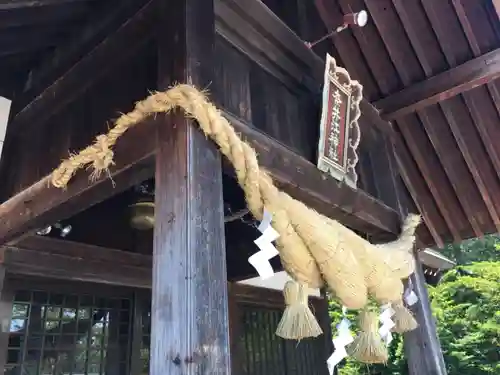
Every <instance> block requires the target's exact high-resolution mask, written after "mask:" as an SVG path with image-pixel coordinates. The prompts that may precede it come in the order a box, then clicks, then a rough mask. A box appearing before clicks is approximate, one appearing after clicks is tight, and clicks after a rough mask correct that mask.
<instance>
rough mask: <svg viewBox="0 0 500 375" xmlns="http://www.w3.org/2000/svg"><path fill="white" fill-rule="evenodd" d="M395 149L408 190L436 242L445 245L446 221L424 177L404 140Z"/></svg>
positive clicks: (441, 245) (440, 245)
mask: <svg viewBox="0 0 500 375" xmlns="http://www.w3.org/2000/svg"><path fill="white" fill-rule="evenodd" d="M395 151H396V161H397V163H398V166H399V171H400V174H401V177H402V179H403V181H404V183H405V185H406V187H407V189H408V192H409V193H410V195H411V197H412V199H413V201H414V202H415V205H416V206H417V208H418V211H419V212H420V214H421V215H422V217H423V219H424V222H425V224H426V226H427V228H428V229H429V231H430V232H431V235H432V238H433V239H434V241H435V243H436V244H437V245H438V246H439V247H443V246H444V241H443V238H442V237H441V236H442V235H443V233H445V232H446V223H445V222H444V220H443V218H442V217H441V215H440V213H439V211H438V210H437V208H436V204H435V203H434V200H433V199H432V195H431V194H429V191H428V189H427V187H426V186H425V184H424V182H423V179H422V177H421V176H420V175H419V173H418V171H417V169H416V168H415V164H414V161H413V160H412V158H411V155H410V154H409V152H408V150H407V149H406V145H405V144H404V143H403V142H398V143H397V145H396V150H395Z"/></svg>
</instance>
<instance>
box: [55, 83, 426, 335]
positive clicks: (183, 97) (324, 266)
mask: <svg viewBox="0 0 500 375" xmlns="http://www.w3.org/2000/svg"><path fill="white" fill-rule="evenodd" d="M177 108H180V109H182V110H184V112H185V115H186V116H187V117H191V118H193V119H195V120H196V121H197V123H198V125H199V127H200V128H201V130H202V131H203V132H204V133H205V134H206V135H207V136H208V137H210V138H211V139H212V140H213V141H214V142H215V143H216V144H217V145H218V147H219V149H220V151H221V153H222V154H224V155H225V156H226V157H227V159H228V160H229V161H230V162H231V163H232V165H233V167H234V169H235V171H236V178H237V181H238V183H239V185H240V186H241V188H242V189H243V190H244V192H245V196H246V201H247V205H248V208H249V210H250V211H251V212H252V214H253V215H254V217H255V218H256V219H257V220H262V215H263V210H264V207H265V208H266V209H267V210H268V211H269V212H271V213H272V217H273V220H272V225H273V227H274V228H275V229H276V231H277V232H278V233H279V235H280V237H279V238H278V240H277V247H278V250H279V252H280V257H281V261H282V264H283V266H284V268H285V269H286V271H287V272H288V273H289V274H290V275H291V276H292V278H293V279H294V280H295V281H296V282H299V283H303V284H305V285H307V286H309V287H311V288H319V287H321V286H323V285H324V284H325V282H326V284H327V285H328V286H329V288H330V289H331V291H332V292H333V293H334V294H335V296H336V297H337V298H338V299H339V300H340V301H341V303H342V304H343V305H344V306H346V307H347V308H349V309H360V308H362V307H363V306H365V305H366V303H367V301H368V293H370V294H372V295H373V296H374V297H375V299H376V300H377V301H379V302H380V303H388V302H393V303H397V302H400V301H401V299H402V282H401V280H400V279H399V278H398V277H396V276H394V275H393V274H392V272H391V271H393V270H394V268H396V267H398V265H392V266H391V267H390V266H389V265H388V264H387V263H386V262H384V261H383V260H381V259H380V257H379V255H380V254H379V252H378V251H377V250H380V251H383V250H384V248H385V247H386V246H387V248H388V249H392V250H394V251H404V252H409V251H410V250H411V247H412V244H413V242H414V232H415V228H416V226H417V225H418V223H419V219H418V217H417V216H409V217H408V218H407V220H406V222H405V231H403V232H402V234H401V235H400V237H399V238H398V239H397V240H396V241H394V242H391V243H389V244H385V245H372V244H371V243H370V242H368V241H367V240H365V239H364V238H362V237H360V236H358V235H357V234H356V233H354V232H353V231H351V230H350V229H348V228H346V227H344V226H343V225H342V224H340V223H339V222H337V221H335V220H332V219H330V218H327V217H325V216H323V215H321V214H319V213H317V212H316V211H314V210H312V209H310V208H309V207H307V206H306V205H304V204H303V203H301V202H299V201H297V200H295V199H293V198H292V197H291V196H289V195H288V194H286V193H284V192H281V191H279V190H278V189H277V188H276V186H275V185H274V183H273V181H272V179H271V177H270V176H269V174H268V173H267V172H266V171H264V170H263V169H261V168H260V167H259V164H258V160H257V155H256V153H255V150H254V149H253V148H252V147H250V146H249V145H248V144H247V143H246V142H244V141H243V140H242V139H241V138H240V137H239V136H238V135H237V134H236V132H235V130H234V128H233V127H232V126H231V125H230V123H229V122H228V121H227V120H226V119H225V118H224V117H223V116H222V115H221V113H220V112H219V111H218V109H217V108H216V107H215V106H214V105H213V104H212V103H210V102H209V100H208V99H207V97H206V96H205V94H204V93H203V92H201V91H199V90H198V89H196V88H195V87H193V86H190V85H187V84H179V85H176V86H174V87H172V88H170V89H169V90H167V91H165V92H156V93H152V94H151V95H150V96H149V97H147V98H146V99H144V100H142V101H139V102H137V103H136V105H135V108H134V109H133V110H132V111H131V112H129V113H126V114H123V115H121V116H120V117H119V118H118V119H117V120H116V121H115V123H114V127H113V128H112V129H111V130H109V132H108V133H107V134H106V135H99V136H97V138H96V141H95V143H94V144H92V145H90V146H88V147H87V148H85V149H84V150H82V151H81V152H79V153H78V154H73V155H71V156H70V157H69V158H68V159H67V160H65V161H63V162H62V163H61V164H60V166H59V167H58V168H57V169H56V170H54V172H53V173H52V176H51V181H52V184H53V185H54V186H55V187H58V188H64V187H65V186H66V185H67V184H68V182H69V181H70V179H71V178H72V176H73V175H74V173H75V172H76V171H77V170H78V169H80V168H82V167H84V166H89V165H90V166H91V167H92V168H93V172H92V174H91V178H94V179H96V178H98V177H99V176H100V175H101V174H102V172H104V171H107V170H108V168H109V167H110V166H111V165H112V164H113V156H114V155H113V151H112V147H113V146H114V145H115V144H116V142H117V140H118V138H119V137H120V136H121V135H123V133H125V132H126V131H127V129H129V128H130V127H132V126H135V125H137V124H139V123H141V122H142V121H143V120H145V119H146V118H147V117H148V116H150V115H154V114H158V113H169V112H171V111H172V110H174V109H177ZM403 268H404V267H403ZM295 294H297V295H300V293H295ZM289 302H290V305H293V304H294V303H297V304H301V303H302V302H301V301H300V298H298V299H297V300H296V301H295V302H293V301H289ZM298 310H299V311H303V312H304V311H305V310H304V309H298ZM304 313H306V312H304ZM292 320H293V319H292ZM295 321H297V320H295ZM298 321H304V322H307V321H308V319H302V320H300V319H299V320H298ZM284 324H285V325H286V324H293V322H290V321H289V322H288V323H287V322H286V321H285V322H284ZM285 331H286V329H285ZM301 332H302V334H303V335H304V337H308V336H313V335H314V334H315V333H316V330H315V328H314V327H313V326H310V327H309V328H308V329H301ZM290 335H291V336H293V335H294V334H290Z"/></svg>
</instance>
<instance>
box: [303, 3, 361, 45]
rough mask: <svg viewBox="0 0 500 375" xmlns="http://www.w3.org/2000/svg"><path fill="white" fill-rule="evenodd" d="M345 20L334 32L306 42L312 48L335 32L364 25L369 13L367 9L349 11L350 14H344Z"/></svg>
mask: <svg viewBox="0 0 500 375" xmlns="http://www.w3.org/2000/svg"><path fill="white" fill-rule="evenodd" d="M343 21H344V23H343V24H342V25H340V26H339V27H337V28H336V29H335V30H333V31H332V32H330V33H328V34H326V35H325V36H322V37H321V38H319V39H318V40H316V41H314V42H306V43H305V44H306V46H307V47H308V48H312V47H314V46H315V45H316V44H319V43H321V42H322V41H324V40H326V39H328V38H329V37H331V36H332V35H335V34H338V33H340V32H341V31H344V30H345V29H347V28H348V27H349V26H357V27H364V26H365V25H366V24H367V23H368V13H367V12H366V10H361V11H359V12H356V13H348V14H346V15H344V20H343Z"/></svg>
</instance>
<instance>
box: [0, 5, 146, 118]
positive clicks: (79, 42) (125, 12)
mask: <svg viewBox="0 0 500 375" xmlns="http://www.w3.org/2000/svg"><path fill="white" fill-rule="evenodd" d="M145 3H147V1H144V0H126V1H120V3H119V4H118V5H116V4H114V3H113V4H110V5H106V7H103V9H102V11H101V12H100V14H99V15H98V16H96V17H95V20H93V22H90V23H86V24H85V26H84V27H81V28H78V29H77V30H74V32H73V37H72V38H70V40H69V41H68V42H66V44H64V45H61V46H59V47H58V48H57V49H56V50H55V51H54V52H53V53H52V54H50V55H48V56H47V57H46V58H45V59H44V60H42V62H41V63H40V64H39V65H38V66H37V67H36V68H35V69H33V70H32V71H31V74H30V78H29V81H28V82H27V84H26V86H25V88H24V92H23V95H22V98H21V100H19V105H20V106H21V107H20V108H19V109H21V108H23V107H24V106H25V105H27V104H28V103H29V102H30V101H31V100H33V97H34V96H35V95H36V94H37V93H39V92H40V90H41V89H43V88H45V87H46V86H47V85H48V84H49V83H51V82H52V81H54V80H55V79H56V78H58V77H59V76H60V75H61V74H63V73H65V72H66V71H67V70H68V69H69V68H71V66H73V65H74V64H75V63H76V62H77V61H78V60H79V59H80V58H81V56H82V54H83V55H85V54H87V53H88V51H89V50H91V49H92V48H93V47H94V46H95V45H96V44H98V43H100V42H101V41H102V40H103V39H105V38H106V36H107V35H108V34H110V33H112V32H114V31H116V29H118V28H119V27H120V26H121V25H122V24H123V23H124V22H125V21H126V20H127V19H129V18H131V17H132V16H133V15H134V14H135V13H136V12H137V11H138V9H139V8H140V7H141V6H142V5H144V4H145ZM73 5H74V4H73ZM0 27H1V26H0ZM56 27H59V26H58V25H56ZM128 27H129V28H132V27H131V26H128ZM44 29H45V28H44ZM132 44H133V43H132Z"/></svg>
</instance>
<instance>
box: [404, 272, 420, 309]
mask: <svg viewBox="0 0 500 375" xmlns="http://www.w3.org/2000/svg"><path fill="white" fill-rule="evenodd" d="M403 297H404V300H405V302H406V304H407V305H408V306H413V305H414V304H416V303H417V302H418V296H417V295H416V294H415V292H414V291H413V285H412V283H411V279H410V282H409V285H408V288H407V289H406V290H405V292H404V295H403Z"/></svg>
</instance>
